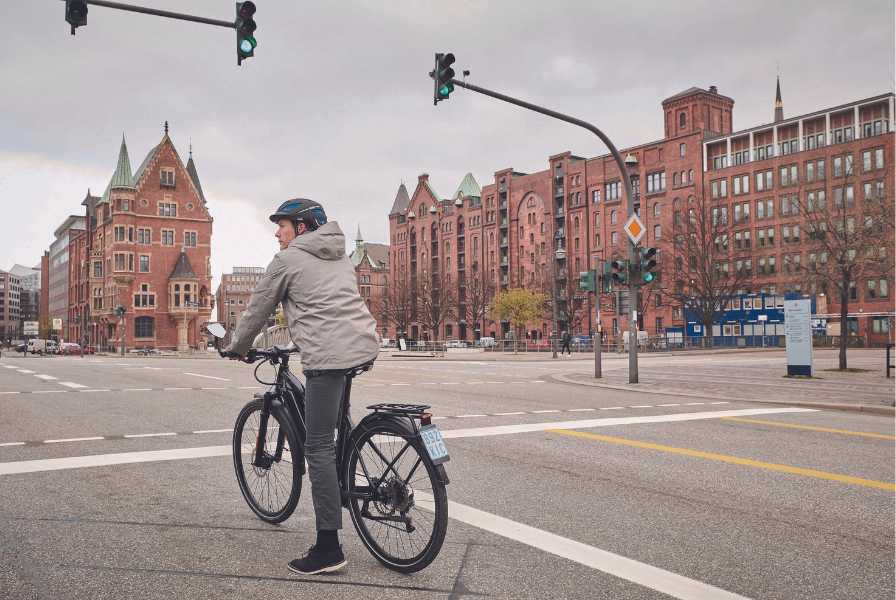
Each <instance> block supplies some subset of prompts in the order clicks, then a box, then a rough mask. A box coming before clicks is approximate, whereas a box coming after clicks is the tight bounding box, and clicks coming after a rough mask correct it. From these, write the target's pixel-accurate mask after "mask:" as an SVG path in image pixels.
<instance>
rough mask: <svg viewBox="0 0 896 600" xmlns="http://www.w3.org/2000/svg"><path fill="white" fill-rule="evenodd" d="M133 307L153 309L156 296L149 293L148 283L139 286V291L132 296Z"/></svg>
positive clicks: (153, 293)
mask: <svg viewBox="0 0 896 600" xmlns="http://www.w3.org/2000/svg"><path fill="white" fill-rule="evenodd" d="M134 306H135V307H136V308H155V306H156V295H155V292H150V291H149V284H148V283H141V284H140V291H139V292H137V293H136V294H134Z"/></svg>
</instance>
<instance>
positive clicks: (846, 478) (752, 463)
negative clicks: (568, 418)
mask: <svg viewBox="0 0 896 600" xmlns="http://www.w3.org/2000/svg"><path fill="white" fill-rule="evenodd" d="M550 432H551V433H559V434H561V435H567V436H572V437H579V438H585V439H589V440H595V441H598V442H607V443H609V444H618V445H620V446H631V447H634V448H643V449H645V450H657V451H659V452H667V453H670V454H680V455H682V456H690V457H693V458H705V459H707V460H715V461H719V462H725V463H729V464H733V465H741V466H745V467H755V468H757V469H765V470H767V471H776V472H778V473H788V474H790V475H802V476H804V477H812V478H815V479H827V480H829V481H837V482H840V483H848V484H851V485H859V486H862V487H870V488H876V489H879V490H887V491H891V492H896V483H892V482H889V481H876V480H874V479H863V478H861V477H853V476H851V475H841V474H839V473H829V472H827V471H819V470H817V469H806V468H804V467H792V466H790V465H782V464H779V463H768V462H763V461H761V460H754V459H752V458H741V457H739V456H731V455H730V454H719V453H716V452H705V451H703V450H692V449H690V448H677V447H675V446H666V445H664V444H654V443H652V442H641V441H638V440H630V439H628V438H622V437H615V436H609V435H600V434H597V433H590V432H587V431H564V430H562V429H553V430H550Z"/></svg>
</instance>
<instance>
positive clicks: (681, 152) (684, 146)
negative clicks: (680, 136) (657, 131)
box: [678, 144, 688, 158]
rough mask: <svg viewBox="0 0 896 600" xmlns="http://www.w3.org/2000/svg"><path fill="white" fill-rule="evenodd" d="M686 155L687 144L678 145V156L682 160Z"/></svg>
mask: <svg viewBox="0 0 896 600" xmlns="http://www.w3.org/2000/svg"><path fill="white" fill-rule="evenodd" d="M687 153H688V146H687V144H678V156H680V157H682V158H684V157H685V155H686V154H687Z"/></svg>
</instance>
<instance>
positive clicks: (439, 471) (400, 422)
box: [352, 413, 451, 485]
mask: <svg viewBox="0 0 896 600" xmlns="http://www.w3.org/2000/svg"><path fill="white" fill-rule="evenodd" d="M381 423H389V424H390V425H397V426H398V427H399V428H400V429H403V430H404V433H406V434H407V435H408V436H409V437H416V438H419V437H420V433H419V432H418V431H417V430H416V429H414V426H413V425H412V424H411V422H410V419H408V418H404V417H397V418H396V417H395V416H394V415H387V414H383V413H370V414H368V415H367V416H365V417H364V418H363V419H361V421H360V422H359V423H358V425H357V426H356V427H355V430H354V431H353V432H352V438H354V437H356V436H358V435H360V434H362V433H364V432H366V431H368V430H369V429H373V428H375V427H377V426H379V425H380V424H381ZM435 469H436V475H437V476H438V478H439V481H440V482H441V483H442V485H448V484H449V483H451V480H450V479H448V471H447V470H446V469H445V464H444V463H441V464H438V465H435Z"/></svg>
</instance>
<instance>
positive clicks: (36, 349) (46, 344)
mask: <svg viewBox="0 0 896 600" xmlns="http://www.w3.org/2000/svg"><path fill="white" fill-rule="evenodd" d="M55 345H56V342H54V341H53V340H42V339H40V338H33V339H30V340H28V346H27V349H28V352H30V353H31V354H49V353H50V352H51V349H55Z"/></svg>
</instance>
